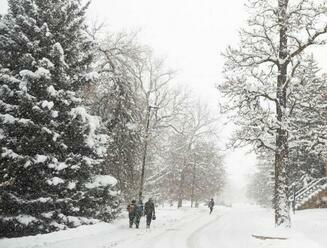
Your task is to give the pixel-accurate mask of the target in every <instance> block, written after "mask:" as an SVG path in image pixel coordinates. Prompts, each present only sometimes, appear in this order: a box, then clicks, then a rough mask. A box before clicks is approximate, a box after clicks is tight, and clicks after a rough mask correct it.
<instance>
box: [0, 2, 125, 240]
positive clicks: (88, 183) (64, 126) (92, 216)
mask: <svg viewBox="0 0 327 248" xmlns="http://www.w3.org/2000/svg"><path fill="white" fill-rule="evenodd" d="M86 8H87V5H86V6H84V7H83V6H81V3H80V1H79V0H69V1H66V0H59V1H43V0H35V1H32V0H9V12H8V14H7V15H5V16H4V17H3V18H2V19H1V20H0V70H1V71H0V99H1V100H0V148H1V156H0V187H1V190H0V199H1V206H0V216H1V217H0V233H1V236H7V237H11V236H18V235H29V234H36V233H44V232H51V231H55V230H60V229H65V228H67V227H75V226H78V225H81V224H89V223H94V222H95V221H97V220H96V219H101V220H105V221H108V220H110V219H112V218H114V217H115V215H116V213H117V211H118V203H119V202H118V199H117V197H116V195H117V192H116V191H115V188H114V187H115V184H116V180H115V179H114V178H113V177H111V176H109V175H105V174H104V170H103V168H102V167H103V165H102V160H101V156H103V155H104V154H105V152H106V149H105V146H104V144H105V142H106V136H104V135H101V133H100V132H99V127H100V119H99V118H98V117H96V116H92V115H90V114H88V111H87V108H86V107H84V106H83V105H82V99H81V98H79V97H78V92H79V91H80V90H81V89H82V88H83V87H84V85H86V84H87V83H88V82H89V81H90V80H92V78H91V77H90V75H92V74H91V71H90V63H91V61H92V54H91V53H90V52H89V51H91V50H92V49H91V46H92V42H91V41H90V40H88V39H87V37H86V35H85V34H84V31H83V30H85V28H86V27H85V24H84V15H85V10H86Z"/></svg>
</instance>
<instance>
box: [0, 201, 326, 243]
mask: <svg viewBox="0 0 327 248" xmlns="http://www.w3.org/2000/svg"><path fill="white" fill-rule="evenodd" d="M144 221H145V220H144V218H142V220H141V226H140V229H138V230H137V229H129V228H128V220H127V219H126V216H122V218H120V219H119V220H116V221H115V222H114V223H112V224H106V223H100V224H96V225H93V226H82V227H79V228H76V229H71V230H67V231H60V232H56V233H51V234H46V235H37V236H29V237H23V238H14V239H1V240H0V247H1V248H45V247H49V248H59V247H60V248H66V247H67V248H84V247H85V248H111V247H116V248H130V247H133V248H169V247H172V248H185V247H187V248H196V247H203V248H210V247H221V248H302V247H305V248H326V247H327V235H326V234H327V209H315V210H305V211H298V212H297V213H296V215H295V216H293V228H292V229H291V230H290V231H276V229H275V228H273V216H272V211H271V210H267V209H262V208H259V207H254V206H244V205H242V206H233V207H232V208H223V207H216V208H215V209H214V212H213V214H212V215H209V214H208V209H207V208H205V207H201V208H199V209H191V208H188V207H185V208H182V209H179V210H177V209H176V208H161V209H158V210H157V220H156V221H154V222H153V225H152V226H151V229H150V230H147V229H145V223H144ZM252 235H264V236H272V237H274V236H276V237H284V238H287V239H286V240H260V239H256V238H253V237H252Z"/></svg>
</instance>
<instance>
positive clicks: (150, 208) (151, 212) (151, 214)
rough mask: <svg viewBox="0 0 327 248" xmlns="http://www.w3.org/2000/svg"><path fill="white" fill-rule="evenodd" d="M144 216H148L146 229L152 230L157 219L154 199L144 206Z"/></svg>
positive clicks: (150, 199)
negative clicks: (153, 222) (151, 227)
mask: <svg viewBox="0 0 327 248" xmlns="http://www.w3.org/2000/svg"><path fill="white" fill-rule="evenodd" d="M144 214H145V215H146V228H150V225H151V221H152V220H155V219H156V212H155V208H154V203H153V201H152V198H149V200H148V201H147V202H146V203H145V205H144Z"/></svg>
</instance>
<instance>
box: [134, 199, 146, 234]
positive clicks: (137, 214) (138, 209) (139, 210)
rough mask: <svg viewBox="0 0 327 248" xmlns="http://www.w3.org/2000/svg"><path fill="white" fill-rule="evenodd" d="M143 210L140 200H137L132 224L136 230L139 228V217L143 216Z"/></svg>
mask: <svg viewBox="0 0 327 248" xmlns="http://www.w3.org/2000/svg"><path fill="white" fill-rule="evenodd" d="M143 213H144V210H143V202H142V200H139V201H138V202H137V204H136V212H135V218H134V223H135V226H136V228H139V225H140V220H141V217H142V216H143Z"/></svg>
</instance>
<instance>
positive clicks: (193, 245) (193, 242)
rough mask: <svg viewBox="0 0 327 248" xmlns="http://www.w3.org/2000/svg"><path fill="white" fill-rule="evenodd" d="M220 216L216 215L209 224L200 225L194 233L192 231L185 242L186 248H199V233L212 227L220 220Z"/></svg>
mask: <svg viewBox="0 0 327 248" xmlns="http://www.w3.org/2000/svg"><path fill="white" fill-rule="evenodd" d="M221 216H222V215H218V216H217V217H216V218H215V219H213V220H211V221H209V222H206V223H205V224H204V225H202V226H201V227H199V228H198V229H196V230H195V231H193V232H192V233H191V234H190V235H189V237H188V239H187V240H186V244H187V247H188V248H200V247H201V246H199V244H198V239H199V236H200V235H201V233H202V232H203V231H204V230H205V229H207V228H209V227H210V226H211V225H213V224H214V223H216V222H217V221H218V220H219V219H220V218H221ZM202 245H204V246H205V245H206V244H202ZM206 248H207V247H206Z"/></svg>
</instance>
